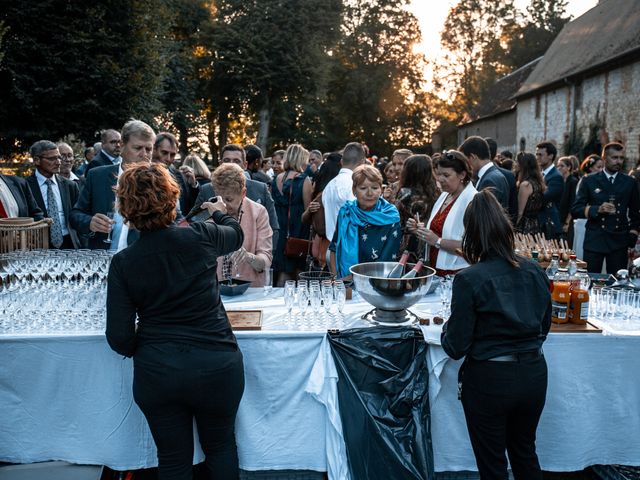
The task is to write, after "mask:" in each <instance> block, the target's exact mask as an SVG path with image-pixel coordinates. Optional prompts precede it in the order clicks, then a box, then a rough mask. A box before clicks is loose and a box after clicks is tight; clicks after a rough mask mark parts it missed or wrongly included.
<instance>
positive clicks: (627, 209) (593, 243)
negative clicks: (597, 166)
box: [571, 171, 640, 254]
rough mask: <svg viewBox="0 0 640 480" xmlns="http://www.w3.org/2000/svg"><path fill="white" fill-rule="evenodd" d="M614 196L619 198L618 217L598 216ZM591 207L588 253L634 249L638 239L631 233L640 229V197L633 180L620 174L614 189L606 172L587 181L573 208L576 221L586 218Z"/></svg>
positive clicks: (589, 213) (588, 226)
mask: <svg viewBox="0 0 640 480" xmlns="http://www.w3.org/2000/svg"><path fill="white" fill-rule="evenodd" d="M611 195H615V197H616V206H617V209H616V213H615V214H604V213H598V207H600V205H601V204H602V203H604V202H608V201H609V196H611ZM587 206H588V207H589V210H588V216H587V217H586V218H587V225H586V231H585V236H584V249H585V250H590V251H592V252H598V253H605V254H606V253H611V252H614V251H616V250H620V249H622V248H627V247H628V246H630V244H631V243H632V241H633V240H634V239H635V235H631V234H630V233H629V230H636V231H638V229H639V228H640V194H639V193H638V188H637V186H636V182H635V180H634V179H633V178H631V177H630V176H629V175H626V174H624V173H622V172H618V174H617V175H616V179H615V182H614V183H613V185H612V184H611V182H609V180H607V176H606V174H605V173H604V171H603V172H599V173H594V174H591V175H587V176H586V177H583V179H582V181H581V182H580V188H579V189H578V193H577V194H576V201H575V202H574V203H573V207H571V215H573V218H585V209H586V208H587Z"/></svg>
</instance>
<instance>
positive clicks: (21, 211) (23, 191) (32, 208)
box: [0, 174, 44, 221]
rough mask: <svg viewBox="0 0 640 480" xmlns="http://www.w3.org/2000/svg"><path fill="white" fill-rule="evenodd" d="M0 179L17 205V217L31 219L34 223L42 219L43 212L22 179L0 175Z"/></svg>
mask: <svg viewBox="0 0 640 480" xmlns="http://www.w3.org/2000/svg"><path fill="white" fill-rule="evenodd" d="M0 177H2V179H3V180H4V183H6V184H7V186H8V187H9V190H11V193H12V194H13V198H14V199H15V201H16V203H17V204H18V216H19V217H31V218H33V219H34V220H36V221H37V220H42V219H43V218H44V212H43V211H42V210H41V209H40V207H38V204H37V203H36V200H35V198H33V194H32V193H31V189H30V188H29V184H28V183H27V181H26V180H25V179H24V178H20V177H14V176H12V175H2V174H0Z"/></svg>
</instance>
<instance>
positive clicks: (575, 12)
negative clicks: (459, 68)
mask: <svg viewBox="0 0 640 480" xmlns="http://www.w3.org/2000/svg"><path fill="white" fill-rule="evenodd" d="M456 3H457V0H411V5H410V6H409V10H410V11H411V12H412V13H413V14H414V15H415V16H416V17H417V18H418V21H419V22H420V28H421V30H422V45H420V46H419V47H418V50H419V51H420V52H422V53H424V54H425V55H426V56H427V58H428V59H430V60H433V59H436V58H438V56H439V54H440V32H441V31H442V27H443V25H444V21H445V19H446V17H447V13H448V12H449V8H451V7H452V6H453V5H455V4H456ZM515 3H516V7H518V9H520V10H522V11H524V9H525V8H526V7H527V5H529V0H516V1H515ZM597 3H598V0H569V2H568V6H567V11H568V13H569V14H571V15H572V17H573V18H576V17H579V16H580V15H582V14H583V13H584V12H586V11H587V10H589V9H591V8H593V7H594V6H595V5H596V4H597Z"/></svg>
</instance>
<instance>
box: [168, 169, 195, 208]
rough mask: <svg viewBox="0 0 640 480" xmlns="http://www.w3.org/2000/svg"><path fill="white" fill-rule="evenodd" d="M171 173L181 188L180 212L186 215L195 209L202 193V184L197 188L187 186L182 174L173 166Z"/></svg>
mask: <svg viewBox="0 0 640 480" xmlns="http://www.w3.org/2000/svg"><path fill="white" fill-rule="evenodd" d="M169 172H170V173H171V175H172V176H173V178H174V179H175V181H176V183H177V184H178V186H179V187H180V211H181V212H182V214H183V215H184V214H186V213H188V212H189V211H191V209H192V208H193V205H194V204H195V202H196V199H197V198H198V194H199V193H200V183H199V182H198V184H197V185H196V186H195V187H192V186H191V185H189V184H187V182H186V181H185V179H184V177H183V176H182V174H181V173H180V172H179V171H178V169H176V167H174V166H173V165H171V166H170V167H169Z"/></svg>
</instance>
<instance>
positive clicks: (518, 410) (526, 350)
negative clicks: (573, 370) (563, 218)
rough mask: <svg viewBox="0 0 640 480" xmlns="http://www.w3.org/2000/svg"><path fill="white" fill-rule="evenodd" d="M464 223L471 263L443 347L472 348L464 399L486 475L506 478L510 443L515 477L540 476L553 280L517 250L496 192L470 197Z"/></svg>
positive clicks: (456, 286) (458, 281)
mask: <svg viewBox="0 0 640 480" xmlns="http://www.w3.org/2000/svg"><path fill="white" fill-rule="evenodd" d="M464 229H465V233H464V237H463V239H462V251H463V253H464V258H465V260H467V262H469V264H470V265H471V266H470V267H469V268H467V269H465V270H462V271H461V272H459V273H458V274H457V275H456V276H455V278H454V281H453V297H452V302H451V317H450V318H449V321H448V322H447V323H446V324H445V326H444V328H443V331H442V347H443V348H444V350H445V352H447V354H448V355H449V356H450V357H451V358H454V359H458V358H462V357H463V356H465V355H466V358H465V361H464V363H463V364H462V366H461V368H460V377H459V378H460V384H461V388H462V391H461V394H462V396H461V399H462V406H463V409H464V414H465V418H466V420H467V428H468V430H469V437H470V439H471V446H472V447H473V452H474V454H475V457H476V463H477V465H478V471H479V472H480V478H482V479H491V480H495V479H504V480H506V479H507V478H508V474H507V458H506V455H505V450H506V452H507V453H508V455H509V461H510V463H511V468H512V471H513V474H514V477H515V478H516V479H517V480H520V479H527V480H528V479H537V480H541V479H542V471H541V470H540V464H539V463H538V457H537V455H536V447H535V439H536V428H537V426H538V420H539V419H540V415H541V413H542V409H543V407H544V403H545V397H546V393H547V364H546V362H545V359H544V356H543V354H542V349H541V348H542V343H543V342H544V340H545V339H546V337H547V333H548V332H549V327H550V325H551V296H550V294H549V281H548V280H547V276H546V275H545V273H544V271H543V270H542V269H541V268H540V267H539V266H538V265H537V264H535V263H533V262H531V261H530V260H527V259H525V258H523V257H518V256H516V255H515V254H514V235H513V229H512V227H511V223H510V222H509V220H508V218H507V216H506V215H505V213H504V211H503V210H502V209H501V208H500V204H499V203H498V201H497V200H496V199H495V197H494V196H493V194H492V193H491V192H489V191H487V190H484V191H481V192H479V193H478V194H477V195H476V196H475V197H474V199H473V200H472V201H471V203H470V204H469V207H468V208H467V211H466V212H465V216H464Z"/></svg>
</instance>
